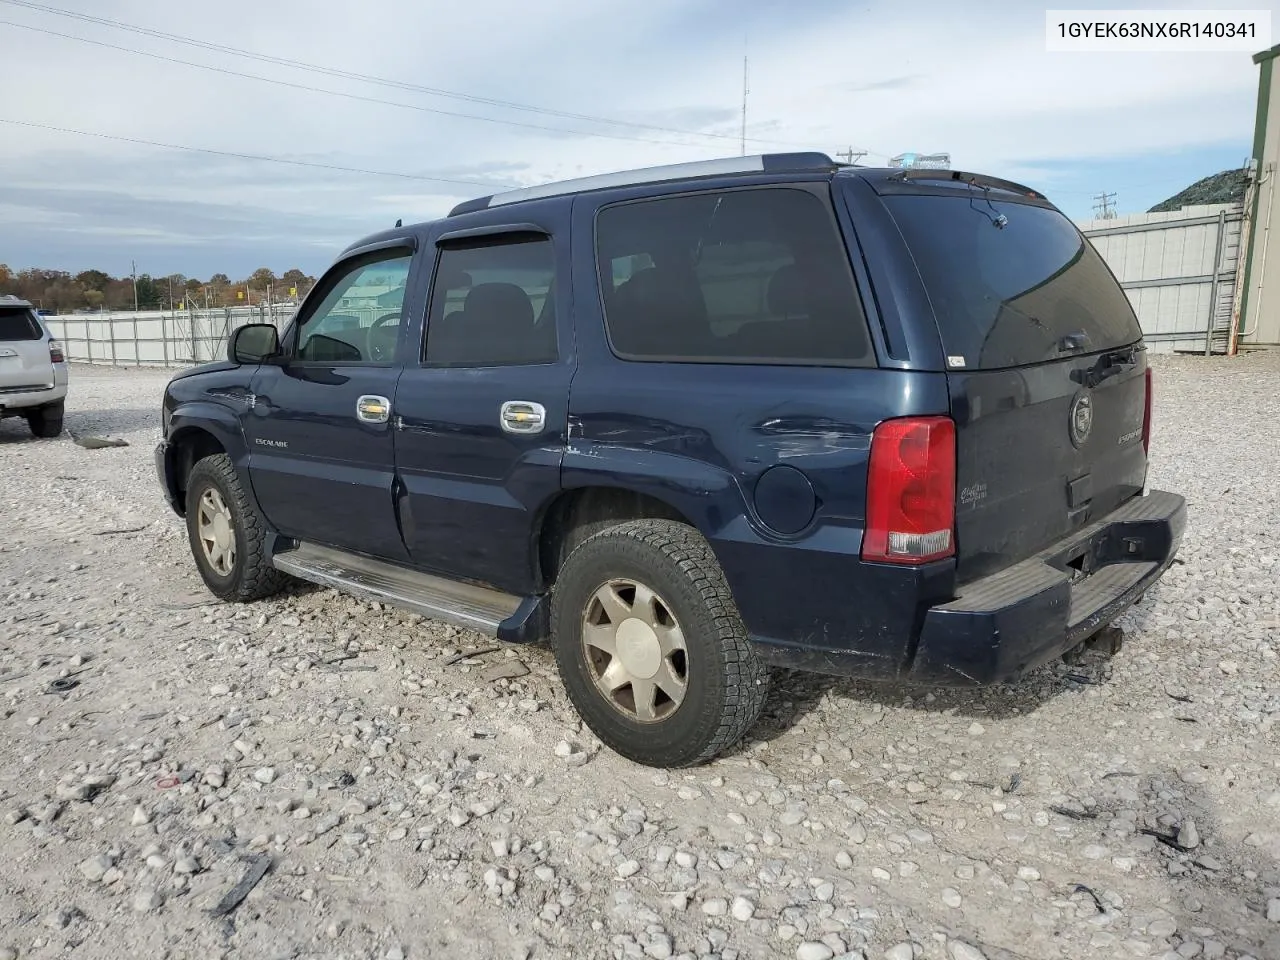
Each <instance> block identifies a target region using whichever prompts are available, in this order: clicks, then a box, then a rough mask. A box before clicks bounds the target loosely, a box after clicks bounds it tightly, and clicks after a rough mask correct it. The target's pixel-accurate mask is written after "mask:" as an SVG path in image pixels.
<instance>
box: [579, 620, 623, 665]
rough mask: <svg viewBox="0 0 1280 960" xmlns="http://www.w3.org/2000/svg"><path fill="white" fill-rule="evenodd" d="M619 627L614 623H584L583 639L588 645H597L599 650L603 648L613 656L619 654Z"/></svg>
mask: <svg viewBox="0 0 1280 960" xmlns="http://www.w3.org/2000/svg"><path fill="white" fill-rule="evenodd" d="M616 631H617V627H616V626H615V625H614V624H612V623H605V624H595V623H588V624H584V625H583V628H582V640H583V642H584V643H586V645H587V646H588V647H595V648H596V649H597V650H603V651H604V652H605V653H607V654H609V656H611V657H616V656H617V655H618V637H617V632H616Z"/></svg>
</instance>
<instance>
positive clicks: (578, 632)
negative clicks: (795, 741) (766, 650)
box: [551, 520, 768, 767]
mask: <svg viewBox="0 0 1280 960" xmlns="http://www.w3.org/2000/svg"><path fill="white" fill-rule="evenodd" d="M551 617H552V637H553V643H554V645H555V650H556V660H557V663H558V664H559V668H560V674H561V676H562V678H563V679H564V684H565V689H566V691H567V692H568V694H569V698H570V699H571V700H572V701H573V704H574V706H575V707H576V708H577V710H578V713H579V715H581V716H582V718H583V720H584V721H585V722H586V723H587V725H588V726H589V727H590V728H591V730H592V731H593V732H594V733H595V734H596V736H598V737H599V738H600V739H601V741H603V742H604V743H605V744H606V745H608V746H609V747H610V748H611V749H613V750H614V751H616V752H617V753H619V754H621V755H622V756H624V757H627V758H628V759H630V760H634V761H635V762H637V763H642V764H645V765H648V766H655V767H685V766H692V765H695V764H699V763H704V762H706V761H707V760H710V759H711V758H712V757H714V756H715V755H716V754H718V753H720V752H721V751H723V750H725V749H727V748H728V747H730V746H732V745H733V744H734V743H736V742H737V741H738V740H740V739H741V738H742V737H743V736H744V735H745V734H746V733H747V731H748V730H749V729H750V728H751V726H752V725H753V724H754V723H755V721H756V719H757V718H758V717H759V715H760V712H761V710H762V709H763V708H764V702H765V697H766V694H767V692H768V671H767V669H766V668H765V667H764V665H763V664H761V663H760V661H759V660H758V659H757V657H756V656H755V653H754V651H753V650H752V649H751V644H750V642H749V640H748V639H747V634H746V630H745V628H744V627H743V625H742V620H741V618H740V616H739V615H738V610H737V607H736V605H735V604H734V602H733V597H732V596H731V594H730V592H729V587H728V585H727V584H726V583H725V580H724V575H723V573H722V572H721V570H720V566H719V564H718V563H717V562H716V559H715V556H714V555H713V554H712V552H711V548H710V546H709V545H708V544H707V542H706V540H705V539H703V538H702V536H701V535H699V534H698V532H697V531H696V530H693V529H692V528H690V527H688V526H686V525H685V524H682V523H678V522H675V521H671V520H635V521H630V522H627V523H623V524H619V525H616V526H611V527H609V528H607V529H605V530H603V531H601V532H598V533H596V534H595V535H594V536H592V537H591V538H590V539H588V540H586V541H584V542H583V543H582V544H580V545H579V546H578V547H577V548H576V549H574V551H573V552H572V553H571V554H570V555H569V557H568V559H567V560H566V561H565V563H564V566H563V567H562V568H561V570H560V575H559V577H558V578H557V580H556V585H555V590H554V594H553V597H552V606H551Z"/></svg>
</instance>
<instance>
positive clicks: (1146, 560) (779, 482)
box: [156, 154, 1186, 766]
mask: <svg viewBox="0 0 1280 960" xmlns="http://www.w3.org/2000/svg"><path fill="white" fill-rule="evenodd" d="M1150 431H1151V377H1150V369H1149V368H1148V364H1147V356H1146V353H1145V349H1144V346H1143V343H1142V332H1141V329H1140V328H1139V326H1138V323H1137V320H1136V319H1135V317H1134V313H1133V310H1132V309H1131V308H1130V305H1129V303H1128V301H1127V299H1126V297H1125V294H1124V293H1123V292H1122V290H1121V289H1120V287H1119V285H1118V284H1117V283H1116V281H1115V278H1114V277H1113V276H1112V274H1111V273H1110V272H1109V270H1108V269H1107V267H1106V265H1105V264H1104V263H1103V261H1102V260H1101V259H1100V258H1099V256H1098V254H1097V253H1096V252H1095V251H1094V250H1093V248H1092V247H1091V246H1090V245H1089V243H1088V241H1086V240H1085V239H1084V238H1083V237H1082V236H1081V234H1080V232H1079V231H1078V230H1077V229H1076V228H1075V227H1074V226H1073V225H1072V224H1071V222H1070V221H1069V220H1068V219H1067V218H1066V217H1064V216H1063V215H1062V214H1061V213H1060V212H1059V211H1058V210H1057V209H1056V208H1055V207H1054V206H1053V205H1052V204H1050V203H1049V202H1048V201H1047V200H1046V199H1045V198H1044V197H1043V196H1041V195H1040V194H1039V193H1037V192H1035V191H1034V190H1030V189H1028V188H1026V187H1023V186H1020V185H1018V184H1014V183H1009V182H1007V181H1004V180H998V179H994V178H991V177H984V176H980V175H974V174H968V173H959V172H952V171H936V170H905V171H904V170H873V169H864V168H860V167H854V166H848V165H840V164H836V163H833V162H832V161H831V160H830V159H829V158H828V157H826V156H823V155H821V154H785V155H767V156H763V157H743V158H734V159H730V160H720V161H712V162H707V163H692V164H685V165H680V166H674V167H665V168H655V169H650V170H641V171H633V172H630V173H621V174H612V175H606V176H601V177H592V178H588V179H584V180H578V181H572V182H567V183H559V184H551V185H547V186H540V187H533V188H528V189H523V190H517V191H514V192H511V193H505V194H498V195H495V196H491V197H485V198H483V199H480V200H475V201H471V202H468V203H464V204H461V205H460V206H458V207H457V208H455V209H454V210H453V211H452V212H451V213H450V215H449V216H447V217H445V218H444V219H442V220H439V221H436V222H433V223H426V224H420V225H416V226H407V227H399V226H397V227H396V228H395V229H393V230H388V231H386V232H384V233H380V234H377V235H375V236H372V237H369V238H367V239H365V240H363V241H361V242H360V243H358V244H356V245H355V246H353V247H350V248H349V249H348V250H347V251H346V252H345V253H343V254H342V256H341V257H340V258H339V259H338V261H337V262H336V263H335V264H334V266H333V267H332V268H331V269H330V270H329V271H328V272H327V273H326V274H325V275H324V277H323V278H322V279H321V280H320V282H319V283H318V284H317V285H316V287H315V289H314V290H313V291H312V292H311V293H310V294H309V295H308V297H307V298H306V300H305V302H304V303H303V304H302V306H301V308H300V309H299V311H298V313H297V316H296V318H295V319H294V320H293V322H292V323H291V324H290V325H289V326H288V328H287V329H286V330H285V331H284V332H283V334H282V335H278V334H277V330H276V328H274V327H272V326H261V325H251V326H246V327H242V328H240V329H239V330H237V331H236V332H235V334H234V336H233V337H232V338H231V341H230V344H229V347H228V356H227V359H226V361H225V362H219V363H215V364H210V365H206V366H204V367H200V368H197V369H194V370H191V371H187V372H184V373H182V374H179V375H178V376H176V377H174V379H173V380H172V382H171V383H170V384H169V386H168V389H167V391H166V394H165V399H164V437H165V438H164V441H163V442H162V443H161V444H160V446H159V449H158V450H157V451H156V462H157V467H158V469H159V473H160V478H161V481H162V483H163V486H164V490H165V492H166V494H167V496H168V499H169V501H170V503H171V504H172V506H173V508H174V509H175V510H176V511H177V512H178V513H179V514H180V515H183V516H185V518H186V522H187V527H188V531H189V534H190V540H191V547H192V552H193V553H194V555H195V560H196V564H197V566H198V567H199V569H200V573H201V575H202V576H203V578H204V580H205V582H206V583H207V584H208V586H209V589H210V590H211V591H212V592H213V593H214V594H216V595H217V596H219V597H221V598H224V599H227V600H239V601H246V600H252V599H255V598H259V597H264V596H266V595H268V594H270V593H272V592H273V591H276V590H278V589H279V588H280V587H281V585H282V584H283V583H284V582H285V580H286V578H287V577H288V576H290V575H291V576H295V577H301V578H303V579H306V580H310V581H314V582H317V583H321V584H326V585H329V586H332V587H335V588H337V589H340V590H345V591H348V592H352V593H356V594H360V595H363V596H366V597H372V598H375V599H377V600H380V601H383V602H387V603H391V604H396V605H400V606H402V607H406V608H408V609H411V610H415V611H418V612H420V613H423V614H426V615H428V616H430V617H435V618H439V619H442V620H449V621H452V622H454V623H457V624H460V625H462V626H465V627H468V628H471V629H474V630H478V631H481V632H486V633H490V634H492V635H494V636H497V637H498V638H500V639H502V640H507V641H512V642H520V643H523V642H533V641H539V640H543V639H547V638H549V639H550V641H551V643H552V644H553V645H554V648H555V652H556V656H557V660H558V663H559V667H560V671H561V674H562V676H563V679H564V683H565V685H566V687H567V690H568V692H569V694H570V696H571V697H572V699H573V702H574V704H575V705H576V707H577V709H578V710H579V711H580V713H581V714H582V716H583V718H584V719H585V720H586V722H587V723H588V724H589V725H590V727H591V728H592V730H593V731H594V732H595V733H596V734H597V735H598V736H599V737H600V739H601V740H603V741H604V742H605V743H606V744H608V745H609V746H610V747H612V748H613V749H615V750H616V751H618V752H619V753H621V754H623V755H625V756H627V757H630V758H632V759H633V760H636V761H638V762H641V763H645V764H651V765H656V766H682V765H689V764H694V763H699V762H702V761H705V760H707V759H709V758H711V757H712V756H714V755H715V754H716V753H717V752H719V751H721V750H723V749H725V748H726V747H728V746H730V745H731V744H733V743H734V742H735V741H737V740H738V739H739V738H740V737H741V736H742V735H743V734H744V733H746V732H747V730H748V729H749V728H750V727H751V725H752V723H753V722H754V721H755V720H756V718H757V716H758V715H759V712H760V710H761V707H762V705H763V703H764V700H765V696H766V691H767V681H768V676H769V673H768V668H769V666H770V665H781V666H786V667H798V668H802V669H807V670H814V671H820V672H824V673H830V674H843V675H849V676H857V677H864V678H872V679H882V680H905V681H910V682H918V683H923V684H940V685H961V686H963V685H974V684H990V683H994V682H999V681H1003V680H1006V679H1010V678H1014V677H1017V676H1018V675H1020V674H1022V673H1024V672H1025V671H1027V670H1029V669H1031V668H1033V667H1035V666H1037V665H1039V664H1042V663H1045V662H1047V661H1049V660H1052V659H1054V658H1056V657H1059V656H1061V655H1063V654H1064V653H1067V652H1069V651H1074V650H1076V649H1078V648H1079V647H1080V645H1081V644H1087V643H1089V642H1091V641H1092V640H1094V638H1096V637H1098V636H1099V635H1100V634H1101V633H1102V632H1103V631H1104V628H1106V627H1107V626H1108V625H1109V624H1110V622H1111V621H1112V620H1113V619H1114V618H1115V617H1116V616H1117V615H1118V614H1119V613H1121V612H1122V611H1123V610H1124V609H1126V608H1127V607H1128V606H1130V605H1131V604H1133V603H1135V602H1136V601H1137V600H1138V599H1139V598H1140V597H1141V596H1142V594H1143V593H1144V591H1146V590H1147V589H1148V588H1149V587H1150V586H1151V585H1152V584H1153V583H1154V582H1155V581H1156V579H1157V578H1159V577H1160V575H1161V574H1162V573H1163V572H1164V570H1165V569H1166V567H1167V566H1168V565H1169V564H1170V563H1171V562H1172V560H1173V558H1174V554H1175V552H1176V550H1177V548H1178V545H1179V542H1180V540H1181V537H1182V532H1183V528H1184V526H1185V522H1186V519H1185V518H1186V507H1185V504H1184V501H1183V499H1182V498H1181V497H1179V496H1177V495H1175V494H1172V493H1158V492H1147V491H1146V490H1145V486H1146V476H1147V446H1148V439H1149V436H1150Z"/></svg>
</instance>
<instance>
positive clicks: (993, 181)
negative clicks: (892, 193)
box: [886, 169, 1048, 200]
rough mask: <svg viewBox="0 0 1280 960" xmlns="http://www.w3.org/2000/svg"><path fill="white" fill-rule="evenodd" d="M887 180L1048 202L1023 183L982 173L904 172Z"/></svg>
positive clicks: (960, 171)
mask: <svg viewBox="0 0 1280 960" xmlns="http://www.w3.org/2000/svg"><path fill="white" fill-rule="evenodd" d="M886 179H887V180H898V181H901V182H902V183H907V182H909V181H912V180H933V181H938V182H944V183H963V184H969V185H971V186H975V187H989V188H991V189H993V190H1005V191H1007V192H1009V193H1017V194H1021V195H1022V196H1024V197H1032V198H1034V199H1036V200H1047V199H1048V198H1047V197H1046V196H1045V195H1044V194H1043V193H1040V192H1038V191H1036V190H1032V189H1031V188H1030V187H1028V186H1026V185H1025V184H1021V183H1014V182H1013V181H1012V180H1002V179H1000V178H999V177H989V176H986V175H985V174H981V173H966V172H965V171H963V170H927V169H916V170H903V171H902V172H901V173H896V174H894V175H893V176H891V177H887V178H886Z"/></svg>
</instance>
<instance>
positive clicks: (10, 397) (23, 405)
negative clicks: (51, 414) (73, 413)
mask: <svg viewBox="0 0 1280 960" xmlns="http://www.w3.org/2000/svg"><path fill="white" fill-rule="evenodd" d="M66 398H67V380H66V377H65V376H63V377H61V378H59V377H57V376H55V377H54V383H53V386H51V387H42V388H40V389H37V390H24V391H22V392H21V393H9V392H6V391H5V390H0V416H18V415H19V414H24V413H30V412H31V411H32V410H34V409H36V408H37V407H44V406H48V405H49V404H51V403H57V402H58V401H59V400H65V399H66Z"/></svg>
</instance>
